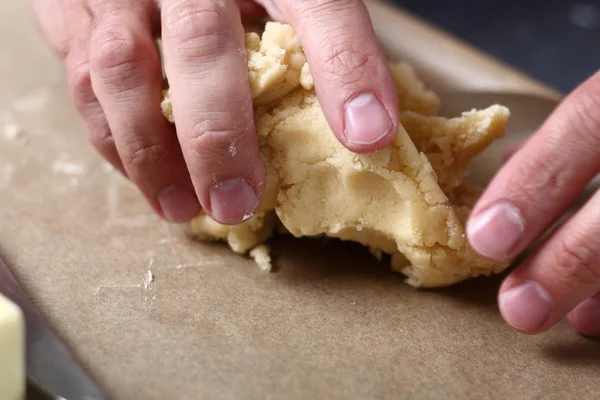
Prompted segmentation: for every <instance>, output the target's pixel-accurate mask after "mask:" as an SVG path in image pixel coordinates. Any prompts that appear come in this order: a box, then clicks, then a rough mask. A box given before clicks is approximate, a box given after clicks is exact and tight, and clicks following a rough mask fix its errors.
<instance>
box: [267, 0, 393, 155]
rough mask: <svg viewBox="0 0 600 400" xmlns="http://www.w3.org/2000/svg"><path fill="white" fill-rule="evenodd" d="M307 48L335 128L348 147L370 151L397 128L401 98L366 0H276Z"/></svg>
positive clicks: (322, 100) (326, 111)
mask: <svg viewBox="0 0 600 400" xmlns="http://www.w3.org/2000/svg"><path fill="white" fill-rule="evenodd" d="M276 3H277V4H279V8H280V9H281V10H282V13H283V14H284V16H285V18H286V20H287V21H289V22H290V24H291V25H292V26H293V28H294V31H295V33H296V35H297V36H298V38H299V39H300V41H301V42H302V45H303V47H304V50H305V52H306V57H307V61H308V63H309V66H310V70H311V72H312V74H313V77H314V82H315V88H316V92H317V95H318V97H319V101H320V103H321V106H322V108H323V112H324V114H325V116H326V118H327V121H328V122H329V125H330V126H331V129H332V130H333V132H334V133H335V135H336V136H337V138H338V139H339V140H340V142H341V143H342V144H344V146H346V147H347V148H348V149H350V150H352V151H355V152H371V151H375V150H378V149H381V148H383V147H385V146H387V145H388V144H389V143H390V141H391V140H392V138H393V137H394V136H395V135H396V129H397V127H398V124H399V122H398V113H399V111H398V100H397V97H396V91H395V84H394V80H393V79H392V75H391V72H390V69H389V66H388V62H387V59H386V57H385V55H384V54H383V52H382V50H381V49H380V47H379V44H378V42H377V39H376V37H375V33H374V31H373V27H372V24H371V19H370V18H369V14H368V12H367V9H366V7H365V5H364V4H363V2H362V1H361V0H319V1H293V0H279V1H277V2H276Z"/></svg>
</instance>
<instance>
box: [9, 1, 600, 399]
mask: <svg viewBox="0 0 600 400" xmlns="http://www.w3.org/2000/svg"><path fill="white" fill-rule="evenodd" d="M23 3H24V2H18V1H3V2H0V128H2V129H0V133H1V134H0V254H1V255H2V257H3V258H5V260H6V262H7V263H8V265H9V266H10V267H11V269H12V270H13V272H14V273H15V275H16V277H17V279H18V280H19V281H20V282H21V283H22V285H23V286H24V288H25V289H26V290H27V292H28V293H29V295H30V296H31V298H32V299H33V301H34V302H35V304H36V305H38V306H39V308H40V309H41V311H42V312H43V313H44V315H46V316H47V318H48V319H49V321H50V322H51V323H52V324H53V326H54V327H55V328H56V330H57V331H58V333H59V334H60V336H61V337H62V338H64V340H65V341H66V342H67V343H68V344H69V345H70V346H71V347H72V348H73V349H74V351H75V352H76V353H77V354H78V355H79V357H80V358H81V359H82V361H83V362H84V363H85V364H86V366H88V367H89V369H90V370H91V371H92V373H93V374H94V376H95V377H96V378H97V379H98V380H99V381H100V383H101V385H102V386H103V387H104V388H105V390H106V391H107V392H108V393H109V395H110V397H111V398H112V399H119V400H121V399H127V400H129V399H140V400H142V399H161V400H162V399H190V400H192V399H308V398H317V399H349V398H361V399H399V398H413V399H442V398H443V399H508V398H511V399H559V398H560V399H566V398H578V399H594V398H597V397H598V394H597V389H598V382H599V380H598V379H599V377H600V375H599V374H600V347H599V346H598V344H597V343H596V342H593V341H590V340H586V339H583V338H581V337H579V336H578V335H576V334H575V333H574V332H573V331H572V330H571V329H570V328H569V326H568V325H567V324H566V323H561V324H559V325H558V326H557V327H556V328H554V329H552V330H551V331H550V332H549V333H546V334H543V335H539V336H525V335H521V334H517V333H514V332H513V331H511V330H510V329H509V328H508V327H507V326H506V325H505V324H504V323H503V321H502V320H501V318H500V315H499V313H498V311H497V307H496V299H495V297H496V291H497V288H498V283H499V278H493V279H478V280H474V281H470V282H467V283H465V284H461V285H458V286H455V287H453V288H450V289H446V290H439V291H417V290H415V289H412V288H410V287H409V286H407V285H405V284H404V283H403V282H402V277H401V276H399V275H396V274H392V273H391V272H389V270H388V268H387V267H386V266H384V265H381V264H379V263H378V262H377V261H375V260H374V259H373V258H372V257H371V256H370V255H369V254H368V253H367V252H366V251H365V250H363V249H360V248H358V247H357V246H353V245H351V244H347V243H340V242H337V241H329V242H327V241H325V242H323V241H311V240H293V239H291V240H290V239H278V240H276V241H275V242H274V243H273V248H274V258H275V264H276V267H277V270H278V271H277V272H276V273H272V274H265V273H263V272H261V271H260V270H259V269H258V268H257V267H256V266H255V265H254V264H253V262H251V261H249V260H246V259H244V258H242V257H240V256H237V255H234V254H233V253H232V252H230V251H228V250H227V248H226V247H224V246H222V245H216V244H203V243H197V242H191V241H189V240H188V239H186V238H185V236H184V235H183V234H182V232H181V229H180V228H179V227H174V226H168V225H167V224H166V223H164V222H161V221H160V220H159V219H158V218H156V217H155V216H154V215H153V214H152V212H151V210H150V208H149V207H148V206H147V205H146V204H145V202H144V201H143V200H142V198H141V196H140V195H139V194H138V192H137V191H136V190H135V189H134V188H133V187H131V186H130V185H129V184H128V183H127V182H126V181H125V180H124V179H122V178H121V177H120V176H119V175H118V174H116V173H115V172H111V171H110V170H109V169H107V168H106V164H105V163H104V162H103V161H102V160H101V159H100V158H99V157H98V156H97V155H96V153H95V151H94V150H93V149H92V148H91V146H90V145H88V143H87V140H86V138H85V135H84V132H83V129H82V124H81V122H80V119H79V117H78V116H77V114H76V112H75V111H74V108H73V107H72V105H71V102H70V101H69V98H68V94H67V91H66V83H65V78H64V75H63V73H62V68H61V66H60V63H59V62H58V61H57V60H56V59H55V58H54V57H53V56H52V55H51V54H50V52H49V51H48V50H47V48H46V47H45V45H44V44H43V43H42V41H41V39H40V38H39V36H38V34H37V33H36V31H35V30H34V27H33V24H32V22H31V21H30V19H29V16H28V14H27V13H26V10H25V6H24V4H23ZM370 10H371V12H372V13H373V14H372V15H373V16H374V20H375V24H376V27H377V28H376V29H377V31H378V34H379V35H380V37H382V42H384V43H385V44H386V48H387V49H388V50H389V51H390V52H391V53H394V52H395V51H399V53H398V52H397V53H396V54H407V52H406V50H407V48H406V41H412V43H414V45H413V48H414V53H413V55H412V57H410V58H411V61H412V62H414V63H415V64H416V67H417V68H418V69H419V68H420V67H423V70H425V72H426V75H427V76H428V78H429V80H430V81H431V82H434V83H437V85H438V87H452V88H479V89H486V88H488V89H499V88H500V89H501V88H508V89H514V88H516V87H521V88H523V87H525V88H528V89H529V90H530V91H532V92H534V91H537V93H543V94H546V95H554V94H555V92H554V91H552V90H551V89H548V88H545V87H543V86H541V85H539V84H538V83H536V82H533V81H531V80H529V79H528V78H526V77H523V76H521V75H519V74H517V73H514V71H512V70H511V69H509V68H507V67H505V66H503V65H501V64H499V63H496V61H494V60H491V59H488V58H486V56H484V55H482V54H480V53H477V52H475V51H474V50H473V49H471V48H469V47H465V46H464V45H461V44H460V43H459V42H452V43H454V44H453V46H455V50H456V52H458V53H456V52H455V53H452V54H459V55H460V54H467V55H468V56H465V57H466V58H465V59H464V61H463V60H461V56H454V57H452V56H451V54H449V53H448V52H440V53H436V52H432V51H426V49H427V46H429V45H431V41H432V40H433V41H435V40H436V39H435V38H438V42H437V43H440V42H439V41H442V42H443V41H444V40H451V41H452V40H454V39H451V38H449V37H446V36H443V35H442V34H439V33H436V31H435V30H431V28H429V27H427V26H426V25H422V24H420V23H419V22H417V21H416V20H413V19H411V18H410V17H407V16H406V15H405V14H401V13H400V12H399V11H393V12H392V11H391V10H392V9H389V8H387V7H384V8H381V6H379V5H376V4H371V5H370ZM377 16H379V17H377ZM382 16H385V18H382ZM378 18H381V21H383V22H381V24H379V25H378ZM406 21H409V22H406ZM411 27H412V28H411ZM394 29H398V32H400V33H401V34H396V33H394ZM411 29H412V31H411ZM422 32H427V36H423V35H421V33H422ZM419 35H421V36H419ZM436 35H437V36H436ZM394 36H397V38H398V39H397V42H394V41H392V40H390V38H392V37H394ZM404 39H405V40H406V41H404ZM425 39H427V40H425ZM394 43H402V46H403V47H402V48H400V50H398V49H396V50H394V48H393V45H394ZM419 43H422V44H423V46H422V47H423V48H420V46H419V45H418V44H419ZM427 43H429V45H428V44H427ZM433 46H435V45H433ZM457 49H458V50H457ZM450 59H451V62H450V61H449V60H450ZM420 60H428V62H422V63H421V64H419V61H420ZM477 60H479V61H477ZM482 60H483V61H482ZM448 65H451V66H452V68H453V70H452V72H451V73H448V72H447V73H444V66H448ZM436 66H437V67H436ZM436 68H437V69H436ZM490 71H491V72H490ZM459 78H462V79H463V80H462V81H461V80H460V79H459ZM503 85H504V86H503ZM513 112H514V114H515V117H514V118H515V119H514V120H513V121H518V120H519V118H520V119H521V120H526V119H527V113H528V110H513ZM515 124H518V122H513V125H512V126H513V128H512V129H511V132H510V134H511V135H512V136H511V139H509V140H513V139H514V138H516V137H517V136H519V135H523V134H526V132H525V133H524V132H523V130H522V129H521V130H519V129H518V126H515ZM15 126H17V127H18V128H19V129H21V130H22V135H20V136H19V135H15V134H14V133H15ZM15 136H17V137H16V138H15ZM495 149H496V150H491V151H495V152H498V151H500V150H499V147H496V148H495ZM148 271H151V272H152V278H153V279H148V278H149V276H148Z"/></svg>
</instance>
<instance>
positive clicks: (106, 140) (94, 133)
mask: <svg viewBox="0 0 600 400" xmlns="http://www.w3.org/2000/svg"><path fill="white" fill-rule="evenodd" d="M87 136H88V141H89V142H90V143H91V144H92V145H93V146H94V147H95V148H96V149H98V150H99V151H100V152H101V153H105V151H106V150H108V149H110V148H112V147H114V146H115V141H114V138H113V136H112V134H111V132H110V130H109V129H107V128H106V129H88V135H87Z"/></svg>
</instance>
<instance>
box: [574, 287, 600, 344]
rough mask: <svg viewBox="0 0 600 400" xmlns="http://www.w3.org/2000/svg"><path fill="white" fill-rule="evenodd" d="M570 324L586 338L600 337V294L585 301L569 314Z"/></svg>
mask: <svg viewBox="0 0 600 400" xmlns="http://www.w3.org/2000/svg"><path fill="white" fill-rule="evenodd" d="M569 322H571V325H572V326H573V328H575V329H576V330H577V332H579V333H581V334H582V335H585V336H600V293H596V295H594V296H592V297H590V298H589V299H586V300H584V301H583V302H582V303H581V304H579V305H578V306H577V307H575V309H574V310H573V311H571V313H570V314H569Z"/></svg>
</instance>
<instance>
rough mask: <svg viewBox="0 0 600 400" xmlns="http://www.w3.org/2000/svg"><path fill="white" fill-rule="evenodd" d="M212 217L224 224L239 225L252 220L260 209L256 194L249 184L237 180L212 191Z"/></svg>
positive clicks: (218, 184)
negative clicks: (249, 219)
mask: <svg viewBox="0 0 600 400" xmlns="http://www.w3.org/2000/svg"><path fill="white" fill-rule="evenodd" d="M209 196H210V208H211V215H212V217H213V218H214V219H215V220H217V221H218V222H221V223H223V224H237V223H240V222H243V221H245V220H247V219H248V218H250V217H251V216H252V215H253V214H254V213H255V212H256V208H257V207H258V197H257V196H256V192H255V191H254V189H253V188H252V186H250V184H249V183H248V182H246V181H245V180H243V179H240V178H235V179H230V180H227V181H223V182H220V183H217V184H216V185H215V186H213V188H212V189H210V193H209Z"/></svg>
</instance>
